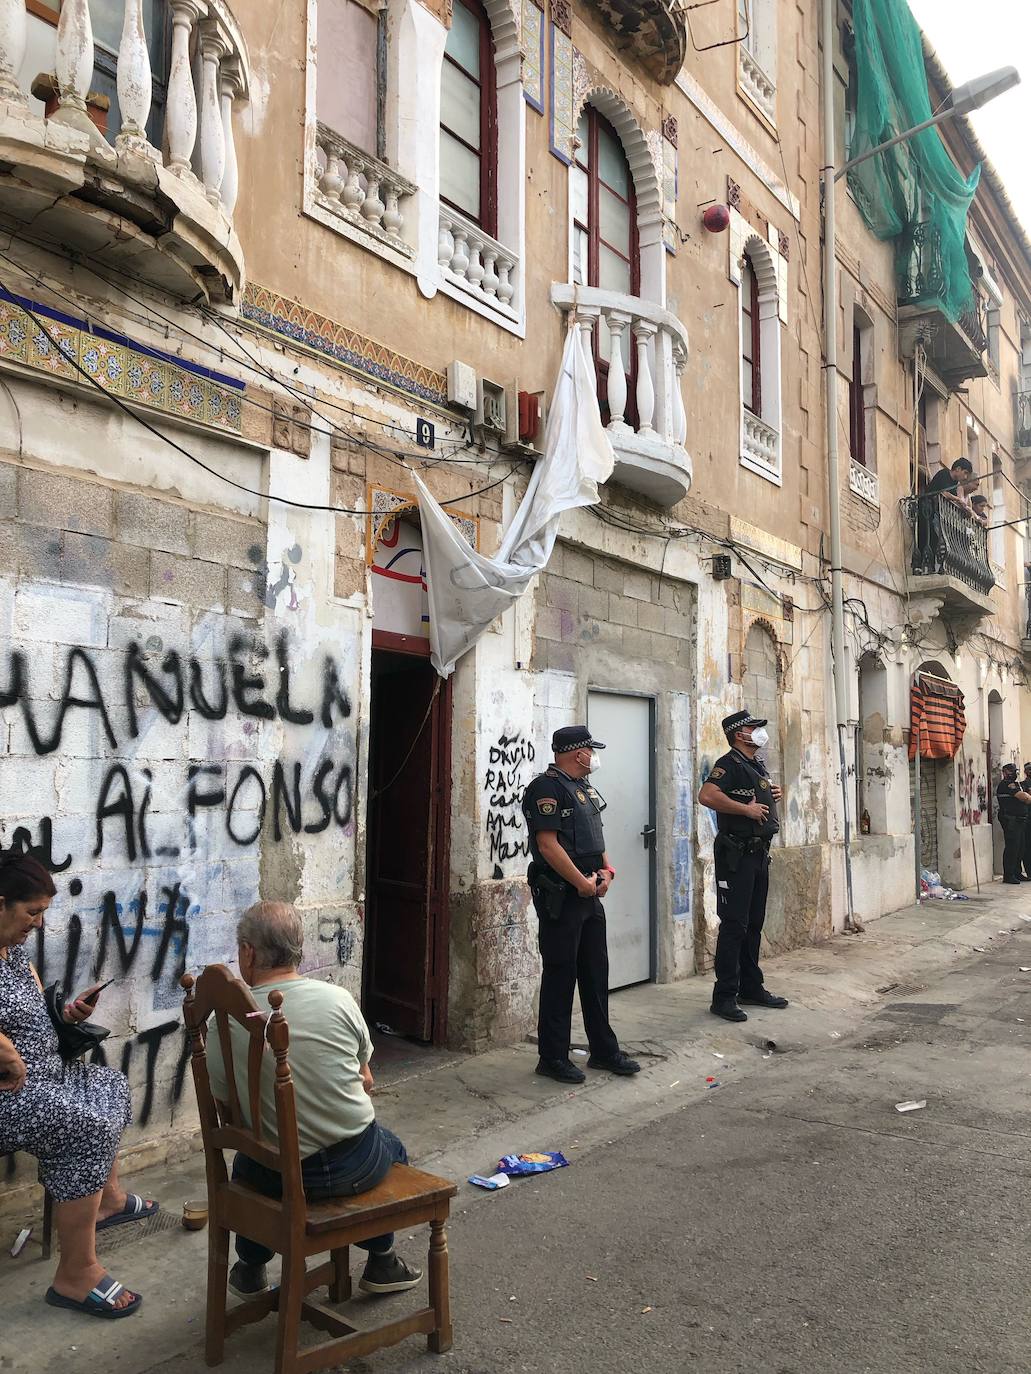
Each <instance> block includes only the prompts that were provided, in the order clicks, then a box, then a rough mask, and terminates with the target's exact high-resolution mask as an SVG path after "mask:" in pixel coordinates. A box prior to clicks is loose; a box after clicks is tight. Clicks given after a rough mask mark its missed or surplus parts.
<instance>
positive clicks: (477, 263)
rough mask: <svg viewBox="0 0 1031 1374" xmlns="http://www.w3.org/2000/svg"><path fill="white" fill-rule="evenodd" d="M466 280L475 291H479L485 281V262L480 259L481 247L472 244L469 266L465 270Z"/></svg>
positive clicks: (470, 246)
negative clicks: (481, 283)
mask: <svg viewBox="0 0 1031 1374" xmlns="http://www.w3.org/2000/svg"><path fill="white" fill-rule="evenodd" d="M465 279H466V281H467V282H468V283H469V285H470V286H472V287H473V288H474V289H476V290H479V286H480V282H481V281H483V262H482V261H481V259H480V245H479V244H478V243H475V242H474V243H470V245H469V266H468V267H467V268H466V269H465Z"/></svg>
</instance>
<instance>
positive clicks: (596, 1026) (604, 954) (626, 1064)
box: [522, 725, 641, 1083]
mask: <svg viewBox="0 0 1031 1374" xmlns="http://www.w3.org/2000/svg"><path fill="white" fill-rule="evenodd" d="M551 747H552V749H553V750H554V753H555V762H554V763H553V764H552V765H551V767H550V768H549V769H548V770H547V772H545V773H541V774H540V776H539V777H536V778H534V779H533V781H532V782H531V783H530V785H529V787H527V789H526V791H525V792H524V793H523V803H522V806H523V817H524V819H525V821H526V828H527V830H528V831H529V833H530V853H531V855H532V857H533V862H532V863H531V864H530V867H529V869H528V870H527V874H526V879H527V882H528V883H529V884H530V892H531V894H532V896H533V904H534V907H535V908H536V911H537V917H538V920H539V922H540V932H539V941H540V951H541V959H542V960H543V962H544V971H543V973H542V975H541V997H540V1013H539V1016H538V1021H537V1049H538V1052H539V1054H540V1059H539V1061H538V1063H537V1070H536V1071H537V1073H539V1074H543V1075H544V1076H545V1077H547V1078H555V1079H557V1080H558V1081H559V1082H560V1083H582V1082H583V1081H584V1079H585V1077H586V1075H585V1074H584V1073H583V1072H582V1070H580V1069H578V1068H577V1067H576V1065H575V1064H574V1063H573V1062H572V1061H571V1060H570V1058H569V1038H570V1023H571V1021H572V1015H573V991H574V989H575V988H576V986H577V985H578V984H579V987H580V1007H581V1009H582V1011H583V1017H584V1026H585V1028H586V1030H587V1040H588V1043H589V1044H590V1047H591V1056H590V1058H589V1059H588V1061H587V1065H588V1067H589V1068H592V1069H607V1070H608V1071H609V1072H610V1073H615V1074H620V1075H623V1076H626V1075H629V1074H634V1073H638V1072H639V1071H640V1068H641V1066H640V1064H638V1063H637V1062H636V1061H635V1060H633V1059H631V1058H630V1057H629V1055H626V1054H624V1053H623V1051H622V1050H621V1049H620V1048H619V1042H618V1041H617V1039H616V1036H615V1033H614V1031H613V1029H612V1027H611V1026H610V1025H609V952H608V945H607V943H606V939H605V909H604V907H603V906H602V904H601V899H602V898H603V897H604V896H605V894H606V892H608V890H609V886H610V885H611V883H612V882H613V881H614V879H615V877H616V874H615V870H614V869H613V867H612V865H611V864H610V863H609V859H608V855H607V854H606V853H605V837H604V834H603V832H602V824H601V813H602V811H604V809H605V805H606V803H605V800H604V798H603V797H602V796H601V794H600V793H599V792H598V790H597V788H595V787H593V786H592V785H591V784H590V783H589V782H588V776H589V774H591V773H593V772H595V771H596V769H597V767H598V766H599V764H600V762H601V760H600V758H599V756H598V750H600V749H604V748H605V745H604V744H602V743H601V741H600V740H596V739H592V738H591V733H590V731H589V730H588V729H587V726H586V725H568V726H566V727H564V728H563V729H561V730H556V731H555V734H554V735H553V736H552V741H551Z"/></svg>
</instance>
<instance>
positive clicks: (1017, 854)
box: [999, 816, 1027, 882]
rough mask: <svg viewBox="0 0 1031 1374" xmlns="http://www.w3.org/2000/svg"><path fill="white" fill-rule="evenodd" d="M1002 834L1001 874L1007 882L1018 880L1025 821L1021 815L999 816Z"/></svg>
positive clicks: (1025, 831) (1022, 854)
mask: <svg viewBox="0 0 1031 1374" xmlns="http://www.w3.org/2000/svg"><path fill="white" fill-rule="evenodd" d="M999 824H1000V825H1001V826H1002V835H1003V839H1004V840H1005V844H1004V845H1003V850H1002V876H1003V877H1004V878H1005V879H1006V881H1007V882H1014V881H1016V882H1019V881H1020V865H1021V861H1022V859H1023V857H1024V844H1025V836H1026V834H1027V822H1026V821H1025V819H1024V817H1023V816H1000V817H999Z"/></svg>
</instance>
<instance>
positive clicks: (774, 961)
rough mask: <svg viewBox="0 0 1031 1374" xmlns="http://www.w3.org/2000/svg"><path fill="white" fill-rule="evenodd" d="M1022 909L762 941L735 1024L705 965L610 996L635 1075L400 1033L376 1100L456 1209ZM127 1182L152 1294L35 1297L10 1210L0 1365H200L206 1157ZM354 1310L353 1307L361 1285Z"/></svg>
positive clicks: (817, 1044)
mask: <svg viewBox="0 0 1031 1374" xmlns="http://www.w3.org/2000/svg"><path fill="white" fill-rule="evenodd" d="M1026 922H1031V892H1029V891H1028V890H1025V889H1022V888H1021V889H1018V888H1009V887H1003V886H1001V885H993V886H992V887H986V888H985V889H984V891H983V893H982V895H981V896H980V897H975V896H972V898H971V900H970V901H966V902H928V903H926V904H924V905H923V906H920V907H912V908H909V909H907V910H905V911H902V912H899V913H897V914H895V915H893V916H890V917H886V918H884V919H883V920H881V921H879V922H877V923H876V924H875V925H873V926H871V927H870V928H869V929H868V931H867V932H866V933H865V934H863V935H860V936H854V937H852V936H839V937H837V938H836V939H834V940H833V941H830V942H828V943H826V944H823V945H820V946H818V947H810V948H806V949H802V950H796V951H793V952H792V953H789V954H785V955H781V956H779V957H777V958H771V959H769V960H768V961H767V963H766V971H767V979H768V982H769V984H770V986H771V987H772V988H773V989H774V990H775V991H778V992H782V993H784V994H785V995H787V996H788V997H790V999H791V1006H790V1008H789V1009H788V1010H787V1011H782V1012H757V1011H754V1010H753V1012H752V1013H751V1014H750V1018H749V1021H748V1022H747V1024H745V1025H742V1026H731V1025H728V1024H727V1023H725V1022H721V1021H718V1020H716V1019H715V1018H713V1017H712V1016H710V1015H709V1014H708V1011H707V1007H708V1001H709V995H710V982H709V979H708V978H695V979H691V980H689V981H686V982H683V983H677V984H672V985H664V986H659V987H656V986H644V987H640V988H634V989H630V990H628V991H626V992H622V993H620V994H618V995H617V996H615V997H614V998H613V1002H612V1011H613V1021H614V1023H615V1025H616V1028H617V1030H618V1033H619V1035H620V1039H621V1042H622V1043H623V1044H624V1046H625V1047H626V1048H627V1049H629V1050H630V1051H631V1052H632V1053H634V1054H635V1055H637V1057H639V1058H640V1059H641V1060H642V1062H643V1063H644V1065H645V1069H644V1071H643V1072H642V1073H641V1074H640V1075H638V1076H637V1077H636V1078H635V1079H632V1080H622V1079H613V1078H612V1077H611V1076H609V1075H607V1074H594V1073H589V1077H588V1082H587V1083H586V1084H585V1085H584V1086H583V1087H582V1088H578V1089H575V1090H571V1091H570V1090H564V1089H563V1088H562V1087H561V1086H560V1085H558V1084H555V1083H552V1082H550V1081H549V1080H545V1079H541V1078H537V1077H536V1076H535V1075H534V1074H533V1067H534V1063H535V1061H536V1050H535V1047H534V1046H532V1045H530V1044H522V1045H517V1046H512V1047H509V1048H506V1049H501V1050H495V1051H492V1052H490V1053H487V1054H483V1055H479V1056H475V1057H469V1056H457V1055H442V1054H439V1053H433V1052H423V1051H420V1050H417V1049H415V1048H414V1047H408V1046H404V1045H399V1046H397V1047H396V1048H393V1051H392V1053H390V1054H388V1055H384V1060H386V1059H390V1060H392V1061H393V1063H392V1064H388V1065H386V1066H385V1068H384V1069H383V1070H382V1071H381V1077H380V1087H379V1089H378V1091H377V1094H376V1105H377V1114H378V1115H379V1117H380V1119H381V1120H382V1121H383V1122H384V1124H385V1125H388V1126H390V1127H391V1128H392V1129H394V1130H396V1131H397V1132H398V1133H399V1134H400V1135H401V1136H402V1138H403V1139H404V1140H405V1142H406V1144H407V1145H408V1148H409V1151H410V1153H411V1155H412V1158H413V1160H415V1162H417V1163H418V1164H420V1165H421V1166H423V1167H425V1168H428V1169H431V1170H435V1171H437V1172H440V1173H443V1174H446V1175H448V1176H451V1177H453V1178H455V1179H458V1180H461V1182H462V1186H461V1190H460V1193H459V1197H458V1198H457V1199H456V1202H455V1210H454V1214H453V1215H455V1216H456V1217H459V1218H460V1217H461V1216H463V1215H464V1214H465V1212H467V1211H468V1209H470V1208H472V1207H479V1206H483V1205H485V1204H486V1205H489V1203H490V1195H488V1194H484V1193H481V1192H478V1191H477V1190H476V1189H473V1188H471V1187H470V1186H469V1185H468V1184H466V1183H465V1179H466V1178H467V1176H468V1175H469V1174H470V1173H474V1172H485V1171H490V1170H491V1168H492V1167H493V1166H494V1164H495V1161H496V1160H497V1158H498V1156H499V1155H500V1154H503V1153H507V1152H510V1151H523V1150H529V1149H561V1150H563V1151H564V1152H565V1153H566V1154H567V1156H569V1157H570V1159H571V1160H574V1161H575V1160H576V1158H578V1157H582V1156H583V1155H584V1154H585V1153H586V1152H587V1151H589V1150H591V1149H593V1148H594V1147H597V1146H602V1145H606V1144H610V1143H612V1142H613V1141H615V1140H618V1139H620V1138H621V1137H622V1136H624V1135H626V1134H628V1133H629V1132H631V1131H633V1130H635V1129H637V1128H639V1127H640V1126H642V1125H645V1124H647V1123H648V1122H651V1121H657V1120H658V1119H660V1118H661V1117H663V1116H665V1115H668V1114H669V1113H672V1112H674V1111H677V1110H678V1109H680V1108H681V1107H683V1106H685V1105H686V1104H688V1103H690V1102H691V1101H692V1100H693V1099H697V1098H701V1097H704V1096H705V1094H706V1092H707V1086H706V1078H708V1077H717V1078H719V1079H721V1080H723V1081H724V1082H727V1081H728V1080H730V1081H733V1080H737V1079H743V1078H745V1077H747V1076H749V1075H752V1074H762V1073H763V1072H764V1071H768V1070H766V1068H765V1066H766V1063H767V1060H766V1056H769V1055H771V1054H777V1055H779V1054H782V1053H792V1052H797V1053H801V1052H804V1051H806V1050H809V1049H816V1048H819V1049H825V1050H826V1049H828V1048H833V1046H834V1044H835V1042H836V1040H837V1039H839V1038H844V1037H846V1036H847V1035H848V1034H849V1033H850V1032H851V1031H852V1030H854V1029H855V1028H856V1027H857V1026H858V1025H859V1023H860V1022H861V1021H862V1020H863V1018H864V1017H865V1016H866V1015H867V1014H869V1012H870V1011H871V1010H872V1009H875V1008H877V1007H878V1006H879V1005H881V1004H883V1003H884V1002H886V1001H890V1000H892V999H894V1000H898V1001H904V1000H905V999H906V998H907V997H911V996H913V995H915V994H917V993H918V992H919V991H920V989H921V988H922V987H923V986H924V985H925V984H926V983H928V982H930V981H932V980H934V979H935V978H940V977H941V976H942V975H943V974H947V973H949V972H950V971H951V970H952V969H953V968H957V969H958V968H960V967H961V966H962V965H964V964H966V963H969V962H970V960H971V957H972V956H973V955H974V951H975V950H976V949H978V948H984V947H987V946H988V945H989V944H990V943H991V942H992V941H993V940H999V939H1000V937H1001V936H1002V935H1008V934H1010V933H1011V932H1013V931H1014V930H1020V929H1023V927H1024V925H1025V923H1026ZM770 1042H773V1043H772V1047H771V1043H770ZM374 1067H375V1065H374ZM133 1186H134V1188H135V1189H136V1190H137V1191H140V1192H142V1193H144V1194H145V1195H148V1196H157V1197H159V1198H160V1199H161V1201H162V1203H163V1207H164V1209H165V1210H164V1211H163V1212H162V1213H161V1214H160V1215H159V1216H158V1217H156V1218H154V1219H153V1220H152V1221H149V1222H146V1223H142V1224H141V1225H140V1226H139V1227H126V1228H124V1229H122V1230H120V1231H116V1232H114V1233H113V1234H112V1235H110V1236H109V1237H105V1238H104V1240H103V1243H102V1247H101V1253H102V1256H103V1257H104V1259H105V1263H107V1264H108V1265H109V1268H110V1269H111V1271H112V1272H113V1273H114V1274H115V1276H116V1277H118V1278H120V1279H121V1280H122V1281H123V1282H125V1283H127V1284H129V1285H130V1286H132V1287H135V1288H138V1289H139V1290H140V1291H142V1292H143V1293H144V1294H145V1303H144V1306H143V1308H142V1310H141V1312H140V1313H139V1315H138V1316H134V1317H132V1318H131V1319H129V1320H128V1321H125V1322H119V1323H116V1324H114V1325H113V1326H111V1325H103V1324H101V1323H100V1322H97V1321H90V1320H87V1319H86V1318H80V1317H77V1316H75V1315H74V1314H69V1313H61V1312H55V1311H53V1310H52V1309H49V1308H47V1307H45V1306H44V1305H43V1304H42V1301H41V1299H42V1295H43V1293H44V1291H45V1289H46V1287H47V1285H48V1283H49V1281H50V1276H51V1271H52V1265H47V1264H44V1263H43V1262H42V1261H41V1260H40V1258H39V1251H38V1247H36V1246H35V1245H34V1243H32V1242H30V1244H29V1246H28V1247H27V1248H26V1250H25V1251H24V1252H23V1254H22V1256H21V1257H20V1258H19V1259H18V1260H12V1259H10V1258H9V1257H8V1255H7V1249H8V1247H9V1244H10V1241H12V1240H13V1238H14V1235H15V1234H16V1232H17V1230H18V1228H19V1225H20V1222H19V1221H18V1220H17V1219H11V1220H9V1221H7V1223H6V1228H5V1232H4V1235H3V1240H4V1242H5V1243H4V1250H3V1258H2V1259H0V1284H2V1291H3V1297H4V1312H5V1320H4V1324H3V1335H2V1337H0V1370H14V1371H18V1372H19V1374H29V1372H30V1371H31V1372H32V1374H35V1372H36V1371H43V1370H50V1369H52V1368H53V1367H54V1366H55V1365H58V1364H60V1363H63V1362H65V1361H68V1360H69V1359H71V1360H74V1361H75V1362H76V1363H77V1364H78V1363H83V1364H86V1365H88V1364H91V1363H93V1364H96V1363H99V1362H100V1361H103V1363H104V1364H105V1365H106V1366H109V1367H114V1368H116V1369H118V1370H120V1371H128V1374H143V1371H147V1370H150V1369H153V1368H154V1367H155V1366H158V1365H160V1364H162V1363H163V1362H165V1361H168V1360H170V1359H172V1358H173V1357H176V1356H180V1357H183V1359H184V1361H189V1362H190V1363H189V1365H188V1366H184V1367H192V1365H193V1362H194V1361H195V1365H196V1368H198V1369H199V1368H201V1367H202V1366H203V1352H202V1349H201V1347H200V1341H201V1339H202V1332H203V1325H204V1296H203V1294H204V1266H205V1258H206V1238H205V1235H204V1233H199V1234H197V1233H188V1232H184V1231H183V1230H182V1229H181V1227H180V1226H179V1213H180V1210H181V1205H182V1202H183V1201H184V1200H185V1199H187V1198H194V1197H203V1195H204V1191H205V1188H204V1180H203V1168H202V1164H201V1160H200V1157H199V1156H193V1157H192V1158H190V1159H189V1160H187V1161H186V1162H185V1164H184V1165H182V1166H179V1167H174V1168H173V1167H169V1166H163V1167H161V1168H160V1169H154V1170H147V1171H144V1172H142V1173H139V1174H137V1175H135V1176H134V1178H133ZM399 1244H400V1248H401V1249H402V1250H403V1251H404V1252H405V1253H406V1254H408V1255H409V1256H411V1257H412V1258H414V1259H416V1260H418V1258H419V1253H420V1250H421V1248H422V1245H423V1237H421V1236H416V1237H414V1238H412V1239H409V1237H407V1236H404V1237H399ZM357 1263H358V1261H357V1260H355V1264H357ZM354 1310H355V1313H356V1321H357V1322H358V1323H360V1322H361V1300H359V1301H358V1303H357V1304H355V1305H354ZM271 1330H272V1326H271V1321H270V1322H269V1323H266V1324H262V1326H261V1327H260V1328H255V1329H253V1330H252V1332H250V1333H246V1334H244V1335H241V1337H240V1338H239V1340H238V1342H237V1344H236V1345H235V1346H234V1345H233V1344H232V1343H231V1344H230V1347H229V1356H228V1358H227V1361H226V1364H225V1365H224V1366H223V1367H224V1368H225V1369H226V1371H227V1374H236V1371H237V1370H239V1371H241V1374H242V1371H243V1370H245V1369H246V1370H248V1371H253V1374H260V1370H261V1369H262V1368H268V1367H271V1360H270V1356H268V1350H269V1346H268V1338H269V1336H270V1333H271ZM259 1333H260V1335H259Z"/></svg>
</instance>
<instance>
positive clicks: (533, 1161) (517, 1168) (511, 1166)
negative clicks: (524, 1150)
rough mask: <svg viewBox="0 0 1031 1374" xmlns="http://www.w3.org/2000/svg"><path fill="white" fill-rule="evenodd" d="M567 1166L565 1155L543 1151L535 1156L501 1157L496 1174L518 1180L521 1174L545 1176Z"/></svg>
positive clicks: (553, 1151)
mask: <svg viewBox="0 0 1031 1374" xmlns="http://www.w3.org/2000/svg"><path fill="white" fill-rule="evenodd" d="M568 1164H569V1160H568V1159H566V1157H565V1155H563V1154H559V1153H558V1151H556V1150H543V1151H540V1152H539V1153H536V1154H527V1155H503V1156H502V1157H501V1159H499V1160H498V1173H499V1174H508V1175H509V1176H510V1177H511V1178H518V1177H520V1175H522V1174H546V1173H549V1172H550V1171H551V1170H552V1169H564V1168H566V1166H567V1165H568Z"/></svg>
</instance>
